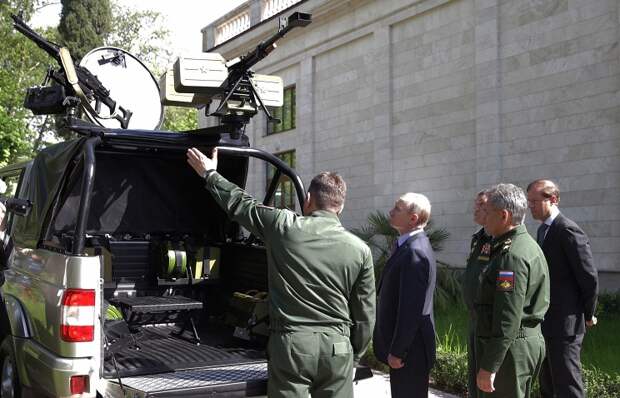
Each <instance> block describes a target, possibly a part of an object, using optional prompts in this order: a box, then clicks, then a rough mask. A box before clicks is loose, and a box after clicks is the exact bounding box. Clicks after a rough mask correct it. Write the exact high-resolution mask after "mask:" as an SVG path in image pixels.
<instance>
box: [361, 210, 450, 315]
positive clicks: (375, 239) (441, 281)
mask: <svg viewBox="0 0 620 398" xmlns="http://www.w3.org/2000/svg"><path fill="white" fill-rule="evenodd" d="M367 220H368V223H367V224H366V225H364V226H362V227H361V228H358V229H353V230H352V231H351V232H353V233H354V234H356V235H357V236H359V237H360V238H361V239H362V240H364V241H365V242H366V243H367V244H368V246H370V248H371V249H372V252H373V255H374V264H375V277H376V281H377V283H378V282H379V277H380V275H381V272H382V271H383V267H384V266H385V263H386V261H387V260H388V258H389V257H390V248H391V247H393V245H394V242H395V241H396V239H397V238H398V232H396V230H395V229H394V228H392V227H391V226H390V218H389V216H388V215H387V214H385V213H383V212H381V211H376V212H374V213H371V214H370V215H368V219H367ZM425 231H426V234H427V235H428V239H429V240H430V242H431V246H432V247H433V250H435V252H439V251H441V250H442V248H443V243H444V242H445V240H446V239H448V237H449V236H450V233H449V232H448V231H447V230H446V229H444V228H439V229H436V228H434V227H433V223H432V221H431V222H429V223H428V225H427V226H426V228H425ZM437 265H438V267H437V284H436V287H435V305H436V307H438V308H447V307H448V306H450V305H452V304H454V303H455V302H457V301H458V300H459V299H460V297H461V287H460V284H459V282H458V279H457V277H456V269H455V268H454V267H452V266H451V265H450V264H448V263H445V262H443V261H440V260H437Z"/></svg>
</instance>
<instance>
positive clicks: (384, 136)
mask: <svg viewBox="0 0 620 398" xmlns="http://www.w3.org/2000/svg"><path fill="white" fill-rule="evenodd" d="M372 51H373V75H372V79H370V81H371V82H372V84H373V85H374V97H373V99H374V157H373V159H372V162H373V175H374V180H373V184H374V186H375V189H374V191H375V196H374V207H375V208H382V207H384V206H385V195H391V194H393V191H394V188H393V187H394V181H393V179H394V173H393V170H394V165H393V164H392V163H393V158H394V148H393V145H394V144H393V141H392V43H391V27H390V26H378V27H377V29H376V30H375V31H374V45H373V49H372ZM369 160H370V159H369Z"/></svg>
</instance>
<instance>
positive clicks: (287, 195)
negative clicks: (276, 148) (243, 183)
mask: <svg viewBox="0 0 620 398" xmlns="http://www.w3.org/2000/svg"><path fill="white" fill-rule="evenodd" d="M273 155H274V156H276V157H277V158H278V159H280V160H281V161H282V162H284V163H285V164H286V165H288V166H289V167H290V168H292V169H295V163H296V162H297V152H296V150H295V149H289V150H286V151H281V152H277V153H274V154H273ZM287 156H290V159H287V158H286V157H287ZM275 172H276V168H275V167H274V166H273V165H272V164H270V163H267V164H266V167H265V189H266V190H267V189H269V186H270V185H271V182H272V180H273V176H274V174H275ZM278 194H279V195H280V199H278ZM296 199H297V198H296V191H295V187H294V185H293V181H291V179H290V178H289V177H288V176H286V175H283V174H282V175H280V179H279V180H278V183H277V186H276V189H275V191H274V193H273V197H272V198H271V202H270V203H269V205H272V206H274V207H276V208H279V209H289V210H292V211H295V210H296V208H297V206H296V203H297V201H296Z"/></svg>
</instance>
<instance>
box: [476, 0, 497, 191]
mask: <svg viewBox="0 0 620 398" xmlns="http://www.w3.org/2000/svg"><path fill="white" fill-rule="evenodd" d="M499 7H500V1H499V0H474V18H475V31H474V41H475V49H476V50H475V51H476V53H475V58H474V68H475V79H476V81H475V92H476V98H475V101H476V102H475V105H476V117H475V121H476V125H475V126H476V127H475V129H476V132H475V134H476V141H475V142H476V160H477V162H476V185H477V188H482V187H487V186H489V185H491V184H495V183H497V182H499V181H501V179H502V174H503V173H502V168H503V164H502V153H501V146H502V118H501V115H502V75H501V59H500V39H499V37H500V36H499V35H500V27H499Z"/></svg>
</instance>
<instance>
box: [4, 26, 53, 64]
mask: <svg viewBox="0 0 620 398" xmlns="http://www.w3.org/2000/svg"><path fill="white" fill-rule="evenodd" d="M11 18H13V27H14V28H15V30H17V31H18V32H20V33H21V34H23V35H24V36H26V37H27V38H29V39H30V40H32V41H33V42H34V43H35V44H36V45H37V46H39V48H41V49H42V50H43V51H45V52H46V53H48V54H49V55H50V56H52V57H53V58H54V59H55V60H56V61H58V62H60V52H59V47H58V45H56V44H54V43H52V42H50V41H48V40H45V39H44V38H43V37H42V36H41V35H39V34H38V33H37V32H35V31H34V30H32V29H31V28H30V26H28V25H26V23H25V22H24V21H23V20H22V19H21V18H20V17H18V16H17V15H11Z"/></svg>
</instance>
